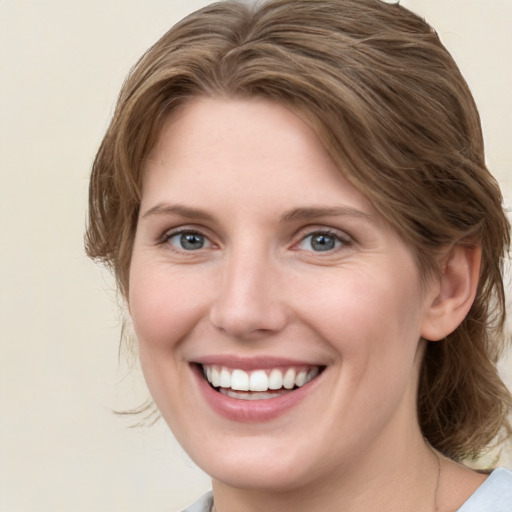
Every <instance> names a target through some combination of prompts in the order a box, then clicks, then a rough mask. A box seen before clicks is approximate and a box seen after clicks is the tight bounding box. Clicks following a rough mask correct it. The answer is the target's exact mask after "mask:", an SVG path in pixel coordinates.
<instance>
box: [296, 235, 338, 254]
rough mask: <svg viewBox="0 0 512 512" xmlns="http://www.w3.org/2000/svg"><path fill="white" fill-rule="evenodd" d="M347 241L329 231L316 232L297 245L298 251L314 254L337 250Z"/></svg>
mask: <svg viewBox="0 0 512 512" xmlns="http://www.w3.org/2000/svg"><path fill="white" fill-rule="evenodd" d="M343 244H348V241H346V240H342V239H340V237H339V236H338V235H336V234H334V233H331V232H329V231H317V232H315V233H311V234H309V235H307V236H305V237H304V238H303V239H302V240H301V241H300V243H299V245H298V247H299V249H302V250H305V251H314V252H327V251H332V250H334V249H338V248H339V247H341V246H342V245H343Z"/></svg>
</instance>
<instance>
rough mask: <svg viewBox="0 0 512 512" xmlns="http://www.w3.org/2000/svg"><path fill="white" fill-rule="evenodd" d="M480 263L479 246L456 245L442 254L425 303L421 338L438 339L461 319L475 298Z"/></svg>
mask: <svg viewBox="0 0 512 512" xmlns="http://www.w3.org/2000/svg"><path fill="white" fill-rule="evenodd" d="M480 263H481V250H480V246H478V245H471V244H462V243H461V244H457V245H454V246H453V247H452V248H451V249H450V251H449V252H448V253H447V254H445V255H444V256H443V258H442V265H441V272H440V275H439V276H438V277H437V278H436V279H435V280H434V283H433V293H432V298H431V299H429V303H427V308H428V309H427V311H426V315H425V318H424V322H423V327H422V337H423V338H424V339H426V340H429V341H439V340H441V339H443V338H445V337H446V336H448V335H449V334H450V333H452V332H453V331H454V330H455V329H456V328H457V327H458V326H459V325H460V324H461V322H462V321H463V320H464V318H465V317H466V315H467V314H468V312H469V310H470V308H471V305H472V304H473V301H474V300H475V296H476V291H477V288H478V281H479V277H480Z"/></svg>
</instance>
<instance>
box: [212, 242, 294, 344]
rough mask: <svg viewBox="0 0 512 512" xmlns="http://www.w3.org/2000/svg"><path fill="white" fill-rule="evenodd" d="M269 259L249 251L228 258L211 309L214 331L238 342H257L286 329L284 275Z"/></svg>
mask: <svg viewBox="0 0 512 512" xmlns="http://www.w3.org/2000/svg"><path fill="white" fill-rule="evenodd" d="M270 260H271V258H269V257H266V256H265V255H263V254H261V253H260V254H256V253H255V252H254V251H250V250H249V251H239V252H238V254H235V253H233V254H232V255H231V257H229V258H227V261H226V262H225V264H224V267H223V269H222V278H221V286H220V288H219V290H218V291H217V293H216V295H215V300H214V302H213V304H212V306H211V309H210V321H211V323H212V324H213V325H214V326H215V328H217V329H220V330H222V331H224V332H225V333H227V334H229V335H230V336H233V337H236V338H237V339H255V338H259V337H262V336H266V335H269V334H272V333H276V332H278V331H280V330H281V329H283V328H284V326H285V325H286V322H287V311H286V307H285V303H284V297H283V288H282V286H281V285H280V283H281V282H282V276H281V275H280V272H279V268H278V265H277V264H275V263H272V262H271V261H270Z"/></svg>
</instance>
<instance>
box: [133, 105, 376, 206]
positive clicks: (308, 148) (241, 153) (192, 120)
mask: <svg viewBox="0 0 512 512" xmlns="http://www.w3.org/2000/svg"><path fill="white" fill-rule="evenodd" d="M183 191H188V193H189V194H190V195H189V196H188V200H191V201H194V200H196V199H197V200H198V201H200V200H201V198H203V199H204V198H205V197H211V196H212V195H217V196H218V197H220V196H222V195H223V194H230V195H236V196H238V197H243V198H245V199H246V200H249V199H251V198H255V199H257V198H258V197H259V198H260V199H262V195H263V196H264V198H265V199H266V200H268V201H270V200H272V201H278V202H289V201H292V200H293V201H297V200H301V199H303V200H307V201H309V202H311V203H319V204H323V203H325V202H333V203H336V202H339V201H340V200H342V201H343V202H346V203H348V204H349V203H351V202H354V203H357V205H358V206H359V207H363V206H364V208H366V209H368V210H373V207H372V205H371V203H370V201H369V200H368V199H367V198H366V197H365V196H364V195H363V194H362V193H361V192H359V191H358V190H357V189H356V188H355V187H354V186H353V185H351V184H350V183H349V182H348V180H347V179H346V178H345V177H344V175H343V171H342V170H341V169H340V168H339V167H338V166H337V165H336V164H335V163H334V161H333V160H332V158H331V157H330V155H329V154H328V152H327V151H326V150H325V148H324V147H323V145H322V143H321V141H320V140H319V138H318V137H317V136H316V134H315V132H314V131H313V129H312V128H311V127H310V126H309V125H308V124H307V123H306V122H305V121H304V120H303V119H302V118H301V117H299V116H298V115H297V114H295V113H294V112H292V111H290V110H289V109H287V108H285V107H283V106H281V105H280V104H278V103H275V102H271V101H268V100H265V99H259V98H251V99H219V98H195V99H193V100H191V101H189V102H188V103H186V104H185V105H184V106H183V107H182V108H181V109H180V110H179V111H178V112H176V113H174V114H173V115H172V116H170V117H169V118H168V119H167V121H166V123H165V124H164V127H163V129H162V132H161V134H160V137H159V139H158V141H157V143H156V145H155V147H154V148H153V150H152V152H151V153H150V155H149V156H148V158H147V160H146V163H145V175H144V193H143V203H144V202H145V201H147V199H148V196H151V200H152V201H155V200H157V199H160V200H164V199H166V198H165V195H169V194H170V195H171V196H172V195H174V194H179V193H183Z"/></svg>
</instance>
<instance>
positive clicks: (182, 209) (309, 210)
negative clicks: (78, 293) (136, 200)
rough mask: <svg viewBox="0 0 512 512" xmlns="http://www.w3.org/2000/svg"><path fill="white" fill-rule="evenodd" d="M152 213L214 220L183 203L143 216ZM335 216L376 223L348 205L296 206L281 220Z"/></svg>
mask: <svg viewBox="0 0 512 512" xmlns="http://www.w3.org/2000/svg"><path fill="white" fill-rule="evenodd" d="M152 215H179V216H181V217H185V218H188V219H194V220H201V221H205V222H213V221H214V217H213V216H212V215H210V214H209V213H207V212H205V211H204V210H201V209H199V208H192V207H190V206H184V205H181V204H168V203H159V204H157V205H156V206H153V207H152V208H150V209H149V210H147V211H146V212H144V213H143V214H142V218H143V219H145V218H147V217H150V216H152ZM333 216H334V217H338V216H341V217H355V218H358V219H362V220H364V221H367V222H371V223H375V218H374V216H372V215H370V214H368V213H365V212H363V211H361V210H357V209H355V208H350V207H347V206H337V207H303V208H294V209H293V210H290V211H288V212H286V213H284V214H283V215H282V216H281V218H280V222H282V223H286V222H291V221H301V220H312V219H318V218H321V217H333Z"/></svg>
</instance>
